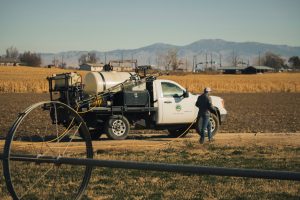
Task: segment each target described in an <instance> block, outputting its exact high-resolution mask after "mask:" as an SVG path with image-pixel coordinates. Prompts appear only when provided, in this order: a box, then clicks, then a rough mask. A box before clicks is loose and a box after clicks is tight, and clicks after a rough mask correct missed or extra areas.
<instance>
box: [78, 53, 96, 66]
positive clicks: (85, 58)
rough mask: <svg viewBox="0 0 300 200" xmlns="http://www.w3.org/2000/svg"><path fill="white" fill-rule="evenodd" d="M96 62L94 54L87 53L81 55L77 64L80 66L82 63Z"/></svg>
mask: <svg viewBox="0 0 300 200" xmlns="http://www.w3.org/2000/svg"><path fill="white" fill-rule="evenodd" d="M97 61H98V58H97V56H96V53H95V52H88V53H87V54H82V55H81V56H80V57H79V59H78V63H79V64H80V65H81V64H84V63H97Z"/></svg>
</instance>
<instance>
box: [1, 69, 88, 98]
mask: <svg viewBox="0 0 300 200" xmlns="http://www.w3.org/2000/svg"><path fill="white" fill-rule="evenodd" d="M72 71H75V70H65V69H57V68H38V67H6V66H0V92H2V93H9V92H16V93H25V92H30V93H31V92H34V93H43V92H47V91H48V88H49V87H48V81H47V80H46V78H47V76H51V75H52V74H59V73H66V72H72ZM79 73H80V74H82V75H84V74H85V72H83V71H80V72H79Z"/></svg>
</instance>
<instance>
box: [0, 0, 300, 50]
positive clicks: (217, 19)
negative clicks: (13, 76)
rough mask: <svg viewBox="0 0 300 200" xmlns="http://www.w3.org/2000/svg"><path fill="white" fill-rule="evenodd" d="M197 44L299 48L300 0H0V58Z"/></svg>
mask: <svg viewBox="0 0 300 200" xmlns="http://www.w3.org/2000/svg"><path fill="white" fill-rule="evenodd" d="M200 39H224V40H228V41H237V42H245V41H256V42H263V43H271V44H287V45H291V46H300V0H81V1H80V0H49V1H48V0H44V1H43V0H0V54H4V53H5V49H6V48H8V47H10V46H15V47H17V48H18V49H19V51H20V52H23V51H24V50H30V51H35V52H54V53H55V52H61V51H68V50H88V51H90V50H100V51H107V50H113V49H133V48H139V47H142V46H146V45H150V44H153V43H157V42H163V43H170V44H174V45H186V44H189V43H192V42H194V41H197V40H200Z"/></svg>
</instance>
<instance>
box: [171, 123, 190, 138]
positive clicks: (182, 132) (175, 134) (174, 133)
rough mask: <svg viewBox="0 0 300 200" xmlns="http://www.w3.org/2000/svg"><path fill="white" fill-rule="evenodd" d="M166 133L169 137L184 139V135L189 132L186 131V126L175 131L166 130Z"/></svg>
mask: <svg viewBox="0 0 300 200" xmlns="http://www.w3.org/2000/svg"><path fill="white" fill-rule="evenodd" d="M168 132H169V136H170V137H174V138H177V137H184V136H185V135H186V134H188V132H189V130H188V126H182V127H180V128H177V129H168Z"/></svg>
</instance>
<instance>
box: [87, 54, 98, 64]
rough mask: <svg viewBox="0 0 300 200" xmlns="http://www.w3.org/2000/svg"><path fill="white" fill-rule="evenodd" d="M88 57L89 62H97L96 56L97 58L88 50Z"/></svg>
mask: <svg viewBox="0 0 300 200" xmlns="http://www.w3.org/2000/svg"><path fill="white" fill-rule="evenodd" d="M88 59H89V63H97V61H98V58H97V56H96V53H95V52H89V53H88Z"/></svg>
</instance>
